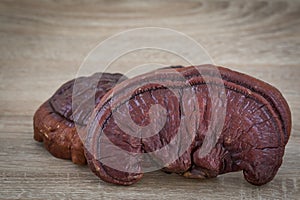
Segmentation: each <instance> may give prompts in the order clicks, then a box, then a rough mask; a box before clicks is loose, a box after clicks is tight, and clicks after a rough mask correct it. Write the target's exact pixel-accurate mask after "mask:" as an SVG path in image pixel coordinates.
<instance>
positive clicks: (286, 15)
mask: <svg viewBox="0 0 300 200" xmlns="http://www.w3.org/2000/svg"><path fill="white" fill-rule="evenodd" d="M145 26H158V27H165V28H171V29H174V30H177V31H180V32H183V33H185V34H187V35H189V36H190V37H192V38H194V39H195V40H196V41H197V42H199V43H201V44H202V45H203V46H204V47H205V49H206V50H207V51H208V52H209V54H210V55H211V57H212V58H213V60H214V61H215V63H217V64H219V65H224V66H227V67H229V68H231V69H235V70H238V71H240V72H245V73H248V74H250V75H253V76H255V77H257V78H260V79H263V80H265V81H267V82H269V83H271V84H272V85H274V86H276V87H277V88H278V89H279V90H280V91H282V93H283V95H284V96H285V97H286V99H287V100H288V103H289V105H290V107H291V110H292V114H293V129H292V135H291V138H290V141H289V143H288V145H287V148H286V153H285V157H284V163H283V165H282V167H281V168H280V170H279V172H278V174H277V176H276V177H275V179H274V180H273V181H272V182H270V183H269V184H267V185H264V186H261V187H255V186H252V185H250V184H248V183H247V182H246V181H245V180H244V178H243V175H242V173H241V172H238V173H231V174H226V175H222V176H219V177H218V178H216V179H212V180H205V181H200V180H190V179H185V178H182V177H179V176H177V175H174V174H172V175H168V174H164V173H162V172H152V173H148V174H146V175H145V177H144V179H143V180H142V181H140V182H139V183H137V184H135V185H133V186H130V187H120V186H115V185H110V184H107V183H104V182H102V181H100V180H99V179H98V178H97V177H96V176H94V175H93V174H92V173H91V172H90V171H89V169H88V168H87V167H86V166H83V167H80V166H76V165H74V164H72V163H71V162H70V161H66V160H60V159H56V158H54V157H52V156H51V155H50V154H49V153H48V152H47V151H46V150H45V149H44V148H43V146H42V144H39V143H37V142H35V141H34V140H33V138H32V136H33V129H32V117H33V114H34V112H35V110H36V109H37V108H38V106H39V105H40V104H41V103H42V102H43V101H45V100H46V99H47V98H48V97H50V95H52V93H53V92H54V91H55V90H56V89H57V88H58V87H59V86H60V85H61V84H62V83H63V82H65V81H67V80H69V79H72V78H74V77H75V75H76V73H77V71H78V68H79V65H80V64H81V62H82V61H83V59H84V57H85V56H86V55H87V53H88V52H89V51H90V50H91V49H92V48H93V47H95V45H96V44H98V43H99V42H101V41H103V40H104V39H106V38H108V37H110V36H112V35H114V34H117V33H119V32H121V31H124V30H128V29H131V28H138V27H145ZM161 42H163V39H162V41H161ZM174 42H175V41H174ZM144 55H147V56H146V58H147V60H145V56H144ZM152 59H157V61H162V62H165V63H166V62H167V63H168V62H170V64H176V62H177V60H176V58H173V57H172V58H168V56H165V55H164V54H162V52H151V51H150V52H146V53H143V52H142V53H140V54H139V53H137V54H136V55H130V56H129V57H127V58H126V57H125V58H123V59H120V60H119V61H118V66H117V67H115V68H112V69H111V71H122V72H126V70H128V69H129V68H130V67H131V66H135V65H136V64H139V63H143V62H145V61H147V62H149V61H151V60H152ZM178 64H181V63H180V61H178ZM0 68H1V73H0V76H1V79H0V81H1V82H0V83H1V84H0V100H1V101H0V199H75V198H76V199H95V198H98V199H102V198H103V199H104V198H111V199H119V198H121V199H299V198H300V169H299V168H300V147H299V146H300V145H299V144H300V103H299V102H300V89H299V88H300V81H299V77H300V2H299V1H297V0H291V1H276V0H275V1H227V0H225V1H160V0H157V1H151V2H150V1H94V0H92V1H88V2H83V1H80V0H76V1H54V0H53V1H38V0H36V1H32V0H26V1H5V0H1V2H0Z"/></svg>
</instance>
